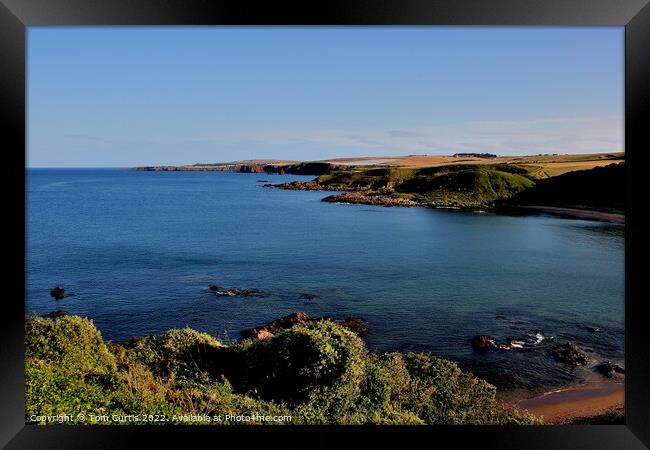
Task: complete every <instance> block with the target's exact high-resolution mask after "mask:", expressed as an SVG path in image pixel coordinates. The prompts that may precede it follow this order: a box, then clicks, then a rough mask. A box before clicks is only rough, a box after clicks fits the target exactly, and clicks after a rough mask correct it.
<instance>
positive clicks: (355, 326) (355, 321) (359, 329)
mask: <svg viewBox="0 0 650 450" xmlns="http://www.w3.org/2000/svg"><path fill="white" fill-rule="evenodd" d="M338 324H339V325H341V326H342V327H345V328H347V329H349V330H350V331H353V332H355V333H356V334H366V333H369V332H370V330H368V328H366V326H365V325H364V320H363V319H362V318H360V317H348V318H347V319H345V320H342V321H341V322H339V323H338Z"/></svg>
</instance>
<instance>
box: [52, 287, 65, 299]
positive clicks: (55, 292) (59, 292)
mask: <svg viewBox="0 0 650 450" xmlns="http://www.w3.org/2000/svg"><path fill="white" fill-rule="evenodd" d="M50 295H51V296H52V297H54V298H55V299H57V300H60V299H62V298H63V297H65V289H63V288H62V287H59V286H57V287H55V288H53V289H51V290H50Z"/></svg>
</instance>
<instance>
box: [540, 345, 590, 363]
mask: <svg viewBox="0 0 650 450" xmlns="http://www.w3.org/2000/svg"><path fill="white" fill-rule="evenodd" d="M549 352H550V354H551V356H553V358H555V360H556V361H559V362H561V363H564V364H567V365H569V366H571V367H576V366H578V365H585V364H587V361H588V357H587V354H586V353H585V352H584V351H582V350H580V349H579V348H578V347H577V346H576V345H575V344H574V343H572V342H565V343H563V344H558V345H556V346H554V347H553V348H551V349H550V351H549Z"/></svg>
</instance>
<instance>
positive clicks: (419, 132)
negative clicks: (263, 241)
mask: <svg viewBox="0 0 650 450" xmlns="http://www.w3.org/2000/svg"><path fill="white" fill-rule="evenodd" d="M623 39H624V35H623V28H619V27H616V28H612V27H608V28H564V27H536V28H534V27H354V28H345V27H173V28H172V27H76V28H53V27H31V28H29V29H28V67H27V69H28V108H29V109H28V155H27V157H28V166H30V167H82V166H86V167H124V166H133V165H149V164H193V163H196V162H219V161H231V160H238V159H253V158H275V159H296V160H315V159H324V158H332V157H337V156H364V155H365V156H369V155H404V154H451V153H455V152H461V151H477V152H483V151H489V152H492V153H498V154H503V155H507V154H537V153H590V152H610V151H622V150H623V89H624V80H623V75H624V72H623V67H624V54H623V50H624V46H623Z"/></svg>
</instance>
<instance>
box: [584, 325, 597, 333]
mask: <svg viewBox="0 0 650 450" xmlns="http://www.w3.org/2000/svg"><path fill="white" fill-rule="evenodd" d="M585 329H586V330H587V331H591V332H592V333H598V332H599V331H600V328H598V327H590V326H586V327H585Z"/></svg>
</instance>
